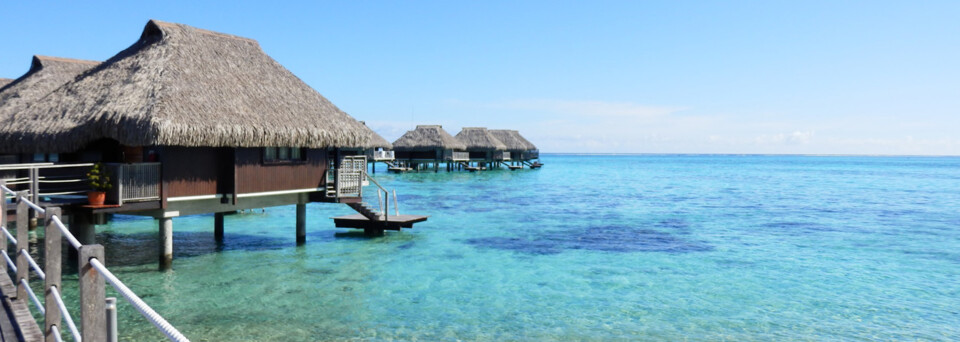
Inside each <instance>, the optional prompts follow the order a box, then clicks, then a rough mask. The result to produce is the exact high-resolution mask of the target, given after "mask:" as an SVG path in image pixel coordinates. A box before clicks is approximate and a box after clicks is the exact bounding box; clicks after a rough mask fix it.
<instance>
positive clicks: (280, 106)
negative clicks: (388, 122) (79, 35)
mask: <svg viewBox="0 0 960 342" xmlns="http://www.w3.org/2000/svg"><path fill="white" fill-rule="evenodd" d="M18 115H19V116H20V117H19V118H18V119H19V122H18V123H17V125H16V130H15V131H12V132H11V131H10V130H9V129H8V128H9V127H12V126H11V125H5V127H0V144H3V145H7V146H11V144H14V146H17V147H18V148H19V149H20V150H33V151H35V152H41V151H44V152H63V151H71V150H75V149H76V148H77V147H80V146H83V145H85V144H86V143H88V142H90V141H93V140H97V139H101V138H109V139H114V140H117V141H119V142H120V143H121V144H124V145H129V146H147V145H172V146H214V147H218V146H225V147H260V146H297V147H311V148H325V147H368V146H369V143H370V135H369V133H368V132H367V130H365V129H364V127H363V125H362V124H360V123H359V122H358V121H356V120H354V119H353V118H352V117H350V116H349V115H347V114H346V113H344V112H343V111H341V110H340V109H339V108H337V107H336V106H334V105H333V103H331V102H330V101H329V100H327V99H326V98H324V97H323V96H322V95H320V94H319V93H318V92H317V91H315V90H313V89H312V88H310V86H308V85H307V84H305V83H303V81H301V80H300V79H299V78H297V77H296V76H294V75H293V74H292V73H291V72H290V71H288V70H287V69H285V68H284V67H283V66H281V65H280V64H279V63H277V62H276V61H275V60H273V59H272V58H270V56H268V55H267V54H266V53H264V52H263V50H261V49H260V45H259V44H258V43H257V42H256V41H254V40H252V39H247V38H243V37H237V36H232V35H228V34H222V33H217V32H211V31H207V30H201V29H197V28H194V27H190V26H187V25H182V24H174V23H165V22H161V21H156V20H151V21H150V22H148V23H147V25H146V27H145V28H144V30H143V33H142V35H141V36H140V39H139V40H138V41H137V42H136V43H134V44H133V45H131V46H130V47H129V48H127V49H126V50H124V51H121V52H120V53H119V54H117V55H116V56H114V57H112V58H110V59H109V60H107V61H106V62H104V63H103V64H101V65H99V66H98V67H96V68H94V69H92V70H90V71H88V72H86V73H84V74H83V75H81V76H80V77H78V78H77V79H76V80H75V81H72V82H70V83H67V84H66V85H64V86H63V87H60V88H59V89H57V90H56V91H54V92H53V93H51V94H49V95H47V97H45V98H44V99H43V100H41V101H37V102H34V103H33V104H32V105H31V106H30V107H29V108H28V110H27V112H26V113H23V115H20V114H18Z"/></svg>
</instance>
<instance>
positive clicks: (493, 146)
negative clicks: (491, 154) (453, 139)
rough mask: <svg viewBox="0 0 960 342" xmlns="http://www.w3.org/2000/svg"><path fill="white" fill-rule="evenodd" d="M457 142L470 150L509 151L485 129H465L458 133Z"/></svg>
mask: <svg viewBox="0 0 960 342" xmlns="http://www.w3.org/2000/svg"><path fill="white" fill-rule="evenodd" d="M457 140H460V142H462V143H464V144H465V145H467V149H468V150H499V151H503V150H506V149H507V146H506V145H504V144H503V143H502V142H500V140H497V138H495V137H494V136H493V135H491V134H490V131H488V130H487V129H486V128H485V127H464V128H463V129H462V130H460V133H457Z"/></svg>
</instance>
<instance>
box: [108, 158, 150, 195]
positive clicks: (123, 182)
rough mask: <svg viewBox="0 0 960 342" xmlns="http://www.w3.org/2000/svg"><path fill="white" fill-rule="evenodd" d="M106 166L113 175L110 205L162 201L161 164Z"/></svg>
mask: <svg viewBox="0 0 960 342" xmlns="http://www.w3.org/2000/svg"><path fill="white" fill-rule="evenodd" d="M104 165H106V167H107V169H108V170H109V172H110V173H111V174H112V175H113V178H114V180H113V184H114V187H113V188H111V189H110V191H108V192H107V199H108V200H109V202H110V203H116V204H121V205H122V204H123V203H124V202H136V201H153V200H159V199H160V181H161V180H160V163H132V164H118V163H109V164H104Z"/></svg>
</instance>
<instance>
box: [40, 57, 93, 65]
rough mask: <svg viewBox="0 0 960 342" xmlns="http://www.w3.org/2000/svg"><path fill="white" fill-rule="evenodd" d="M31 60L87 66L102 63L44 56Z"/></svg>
mask: <svg viewBox="0 0 960 342" xmlns="http://www.w3.org/2000/svg"><path fill="white" fill-rule="evenodd" d="M33 58H36V59H37V60H40V61H55V62H66V63H77V64H89V65H98V64H100V63H102V62H97V61H91V60H87V59H76V58H66V57H54V56H44V55H33Z"/></svg>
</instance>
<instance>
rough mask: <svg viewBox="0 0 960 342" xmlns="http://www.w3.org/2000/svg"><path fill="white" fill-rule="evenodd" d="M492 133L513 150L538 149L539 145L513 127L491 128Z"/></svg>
mask: <svg viewBox="0 0 960 342" xmlns="http://www.w3.org/2000/svg"><path fill="white" fill-rule="evenodd" d="M490 134H492V135H493V137H494V138H497V140H500V142H502V143H503V144H504V145H506V146H507V149H508V150H511V151H531V150H536V149H537V146H535V145H534V144H533V143H531V142H530V141H529V140H527V139H526V138H524V137H523V136H522V135H520V132H518V131H516V130H512V129H491V130H490Z"/></svg>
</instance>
